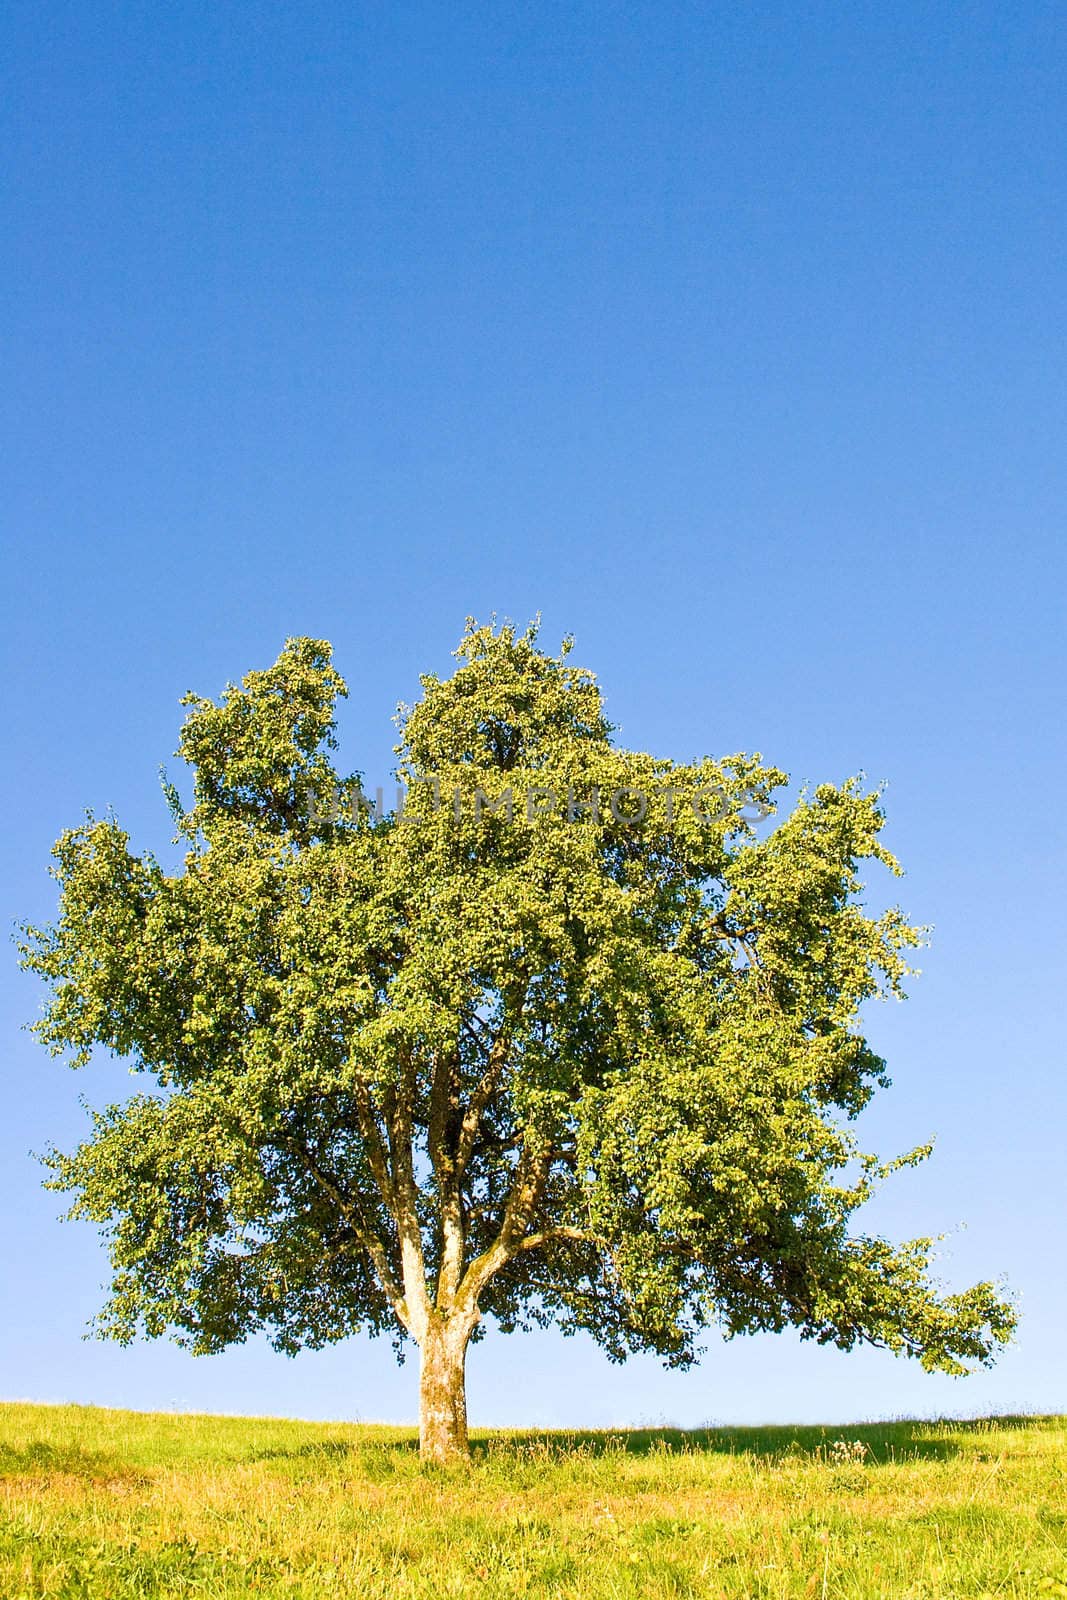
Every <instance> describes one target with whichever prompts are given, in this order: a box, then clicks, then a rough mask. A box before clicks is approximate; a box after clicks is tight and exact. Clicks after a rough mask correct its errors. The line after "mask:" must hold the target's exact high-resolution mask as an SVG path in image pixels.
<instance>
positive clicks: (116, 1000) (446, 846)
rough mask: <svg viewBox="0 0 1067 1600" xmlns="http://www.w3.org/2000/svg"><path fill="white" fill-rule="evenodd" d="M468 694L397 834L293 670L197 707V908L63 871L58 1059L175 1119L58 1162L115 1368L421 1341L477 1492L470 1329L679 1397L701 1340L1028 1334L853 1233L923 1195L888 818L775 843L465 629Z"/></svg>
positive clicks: (735, 763)
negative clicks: (711, 1334)
mask: <svg viewBox="0 0 1067 1600" xmlns="http://www.w3.org/2000/svg"><path fill="white" fill-rule="evenodd" d="M457 657H458V659H459V666H458V668H457V670H456V671H455V672H454V674H453V675H452V676H451V677H449V678H447V679H444V680H440V679H438V678H437V677H432V676H430V677H424V678H423V679H422V688H423V694H422V698H421V699H420V701H419V702H418V704H417V705H415V706H414V707H412V708H406V709H405V708H402V710H401V716H400V727H401V741H400V744H399V745H398V746H397V753H398V757H399V765H398V769H397V772H398V777H399V778H400V780H401V781H402V782H403V783H404V784H406V785H407V788H408V798H407V803H406V805H405V806H404V808H403V809H402V810H401V811H400V813H399V814H397V812H396V811H395V810H394V811H392V812H388V813H384V814H380V813H378V812H376V811H375V810H373V809H372V808H370V807H368V806H367V805H366V804H365V803H364V802H363V800H362V798H361V795H360V791H359V785H358V782H357V780H356V779H355V778H353V777H351V776H342V775H340V774H339V773H338V772H337V770H336V767H335V764H334V755H333V752H334V750H335V749H336V744H335V739H334V709H335V703H336V699H337V697H338V696H339V695H343V694H345V692H346V690H345V686H344V683H343V682H342V680H341V679H340V678H339V677H338V675H337V673H336V672H335V671H334V670H333V668H332V666H331V658H330V650H329V647H328V646H327V645H326V644H324V643H322V642H319V641H316V640H311V639H295V640H291V641H290V642H289V643H288V644H287V646H286V648H285V650H284V651H283V653H282V654H281V656H280V657H279V659H278V661H277V662H276V664H275V665H274V666H273V667H271V668H270V669H269V670H268V671H265V672H251V673H249V674H248V676H247V677H245V679H244V680H243V682H242V684H241V685H240V687H237V686H233V685H231V686H230V687H229V688H228V689H227V691H226V693H225V695H224V697H223V699H222V700H221V702H220V703H219V704H214V703H212V702H211V701H209V700H203V699H199V698H197V697H195V696H188V697H187V698H186V701H185V702H183V703H184V704H186V705H187V706H188V707H189V711H188V715H187V718H186V721H185V724H184V727H183V730H182V734H181V744H180V751H179V753H180V755H181V756H182V757H184V759H185V760H186V761H187V762H188V763H189V764H190V765H191V766H192V768H193V771H194V774H195V777H194V785H193V794H192V802H191V804H190V806H189V807H188V809H186V808H185V807H184V806H183V804H182V802H181V800H180V799H179V796H178V793H177V790H176V789H174V788H173V787H171V786H169V785H167V786H166V788H167V793H168V796H169V800H170V804H171V808H172V811H173V813H174V816H175V818H176V821H177V826H178V829H179V840H184V843H185V853H184V862H183V865H182V866H181V868H180V870H177V871H174V872H168V871H165V870H164V868H163V867H162V866H161V865H160V864H159V863H158V861H157V860H156V859H155V858H154V857H152V856H151V855H143V856H138V855H135V854H133V853H131V851H130V849H129V841H128V837H127V835H126V834H125V833H124V832H123V831H122V830H121V829H120V828H119V826H118V825H117V823H116V822H115V821H114V820H111V819H108V820H94V819H93V818H92V817H90V818H89V819H88V820H87V821H86V822H85V824H84V825H83V826H81V827H79V828H76V829H74V830H72V831H71V832H68V833H66V834H64V835H63V837H62V838H61V839H60V840H59V842H58V844H57V845H56V848H55V852H54V853H55V856H56V858H57V866H56V868H55V869H54V871H55V876H56V877H57V879H58V881H59V884H60V887H61V900H60V911H59V917H58V921H57V923H56V925H55V926H54V927H51V928H46V929H40V930H37V929H32V928H28V929H26V930H25V935H26V938H25V944H24V947H23V958H24V962H25V964H26V965H27V966H29V967H30V968H32V969H33V970H34V971H36V972H38V973H40V974H42V975H43V976H44V977H45V978H46V979H47V980H49V983H50V985H51V997H50V1001H49V1004H48V1006H47V1008H46V1010H45V1013H44V1016H43V1018H42V1020H41V1021H40V1022H39V1023H38V1024H37V1031H38V1032H39V1034H40V1036H41V1038H42V1039H43V1041H44V1042H45V1043H46V1045H48V1046H49V1048H50V1049H51V1050H52V1052H53V1053H55V1054H61V1053H70V1054H71V1055H72V1057H73V1061H74V1062H75V1064H82V1063H84V1062H86V1061H87V1060H88V1058H89V1056H90V1053H91V1051H92V1050H93V1048H94V1047H95V1046H98V1045H103V1046H106V1047H107V1048H108V1049H109V1050H110V1051H112V1052H114V1053H115V1054H116V1055H117V1056H119V1057H120V1058H124V1059H126V1060H128V1061H129V1062H130V1063H131V1064H132V1065H133V1067H134V1068H135V1069H136V1070H137V1071H140V1072H143V1073H144V1074H145V1075H146V1077H147V1078H149V1079H150V1080H152V1087H151V1092H148V1093H143V1094H137V1095H135V1096H134V1097H133V1098H132V1099H130V1100H128V1101H126V1102H125V1103H124V1104H121V1105H112V1106H109V1107H108V1108H107V1109H106V1110H103V1111H101V1112H99V1113H97V1114H95V1115H94V1117H93V1127H92V1132H91V1136H90V1137H89V1138H87V1139H86V1141H85V1142H84V1143H82V1144H81V1145H80V1146H79V1147H78V1148H77V1149H76V1150H75V1151H74V1152H73V1153H72V1154H69V1155H68V1154H61V1153H59V1152H56V1151H52V1152H51V1153H50V1154H49V1156H48V1157H47V1160H48V1162H49V1164H50V1167H51V1178H50V1180H49V1181H50V1184H51V1186H52V1187H54V1188H56V1189H60V1190H66V1191H72V1192H73V1194H74V1196H75V1198H74V1201H73V1205H72V1214H73V1215H76V1216H81V1217H87V1218H90V1219H92V1220H93V1221H94V1222H96V1223H98V1224H101V1225H103V1227H104V1228H105V1229H106V1231H107V1234H108V1238H109V1247H110V1253H111V1259H112V1263H113V1268H114V1280H113V1285H112V1292H111V1297H110V1300H109V1302H108V1304H107V1307H106V1309H105V1311H104V1312H103V1313H102V1315H101V1318H100V1321H99V1328H100V1331H102V1332H103V1333H105V1334H107V1335H111V1336H113V1337H116V1338H118V1339H120V1340H124V1341H128V1340H130V1339H132V1338H133V1337H135V1336H136V1334H137V1333H138V1332H144V1333H146V1334H147V1335H149V1336H153V1337H155V1336H159V1335H161V1334H163V1333H164V1332H165V1331H167V1330H172V1331H174V1333H175V1334H176V1336H177V1337H178V1338H179V1340H180V1341H181V1342H182V1343H184V1344H186V1345H187V1346H188V1347H190V1348H191V1349H193V1350H194V1351H198V1352H208V1351H217V1350H221V1349H222V1348H224V1347H225V1346H227V1345H229V1344H231V1343H233V1342H235V1341H238V1340H241V1339H243V1338H245V1337H246V1336H247V1335H248V1334H249V1333H251V1332H253V1331H254V1330H258V1329H263V1330H266V1331H267V1333H268V1335H269V1337H270V1338H271V1340H272V1342H273V1343H274V1344H275V1345H276V1346H277V1347H278V1348H280V1349H282V1350H285V1351H289V1352H293V1351H296V1350H297V1349H299V1348H301V1347H304V1346H319V1345H322V1344H324V1343H326V1342H328V1341H332V1340H338V1339H342V1338H344V1337H346V1336H347V1335H349V1334H351V1333H354V1332H356V1331H357V1330H359V1329H363V1330H367V1329H369V1330H370V1331H371V1332H372V1333H378V1332H389V1333H391V1334H392V1335H393V1336H394V1338H395V1340H396V1341H397V1344H398V1348H399V1347H400V1346H402V1344H403V1342H404V1341H406V1340H407V1339H411V1340H414V1341H415V1343H416V1344H417V1346H418V1349H419V1352H420V1356H421V1386H420V1431H421V1445H422V1451H423V1454H424V1456H425V1457H427V1458H428V1459H431V1460H435V1461H444V1460H448V1459H450V1458H452V1457H454V1456H457V1455H462V1454H464V1453H465V1451H466V1448H467V1425H466V1403H465V1389H464V1363H465V1356H466V1350H467V1346H468V1343H469V1341H470V1340H471V1338H472V1337H477V1336H478V1334H479V1333H480V1332H481V1326H480V1325H481V1324H482V1319H484V1318H486V1317H492V1318H494V1319H495V1320H496V1322H497V1323H498V1324H499V1325H500V1327H501V1328H502V1329H503V1330H504V1331H507V1332H510V1331H512V1330H514V1329H516V1328H525V1327H527V1326H529V1324H530V1323H531V1322H534V1323H548V1322H555V1323H557V1324H559V1325H561V1326H562V1328H563V1329H564V1330H565V1331H572V1330H575V1329H579V1328H581V1329H585V1330H587V1331H588V1332H590V1333H591V1334H593V1335H594V1337H595V1338H596V1339H598V1340H599V1341H600V1343H601V1345H602V1346H603V1347H604V1348H605V1349H606V1351H607V1352H608V1354H609V1355H610V1356H612V1357H613V1358H616V1359H621V1358H623V1357H624V1356H625V1355H626V1354H627V1353H629V1352H632V1351H636V1350H644V1351H654V1352H656V1353H658V1354H659V1355H661V1356H662V1357H664V1358H665V1359H666V1360H667V1361H668V1362H669V1363H671V1364H674V1365H685V1364H687V1363H689V1362H690V1361H692V1360H693V1359H694V1357H695V1355H696V1352H697V1349H698V1344H699V1340H700V1337H701V1334H702V1331H703V1330H704V1329H706V1328H708V1327H718V1328H719V1329H720V1330H724V1331H725V1332H726V1333H727V1334H737V1333H744V1332H750V1331H755V1330H764V1329H782V1328H785V1327H787V1326H792V1327H796V1328H799V1329H800V1331H801V1333H802V1335H803V1336H804V1337H807V1338H813V1339H817V1340H819V1341H820V1342H822V1343H833V1344H836V1345H838V1346H840V1347H842V1348H844V1349H849V1348H851V1347H852V1346H854V1345H855V1344H857V1343H859V1342H867V1343H870V1344H874V1345H879V1346H883V1347H887V1348H889V1349H891V1350H895V1351H902V1352H906V1353H907V1354H909V1355H912V1356H916V1357H917V1358H918V1359H919V1360H920V1361H921V1362H922V1363H923V1365H924V1366H925V1367H927V1368H929V1369H940V1370H942V1371H947V1372H953V1373H960V1372H964V1371H966V1370H968V1368H969V1367H970V1366H972V1365H974V1364H975V1363H985V1362H988V1361H989V1359H990V1358H991V1354H992V1352H993V1350H994V1349H995V1347H996V1345H997V1344H998V1343H1003V1342H1004V1341H1005V1340H1007V1339H1008V1338H1009V1336H1010V1334H1011V1331H1012V1327H1013V1320H1014V1319H1013V1315H1012V1312H1011V1309H1010V1307H1009V1306H1008V1305H1007V1304H1005V1303H1004V1302H1003V1301H1002V1300H1001V1299H1000V1298H999V1297H998V1296H997V1294H996V1293H995V1292H994V1289H993V1286H992V1285H991V1284H989V1283H981V1284H978V1285H977V1286H975V1287H974V1288H972V1289H968V1290H967V1291H966V1292H964V1293H962V1294H947V1295H946V1294H942V1293H940V1292H938V1290H937V1288H936V1287H935V1286H934V1285H933V1284H932V1282H931V1280H930V1276H929V1264H930V1254H931V1241H930V1240H927V1239H918V1240H913V1241H911V1242H910V1243H908V1244H905V1245H903V1246H896V1245H893V1244H891V1243H889V1242H887V1241H886V1240H885V1239H882V1238H879V1237H871V1236H867V1235H865V1234H862V1233H856V1232H854V1231H853V1230H852V1228H851V1226H850V1224H851V1222H852V1217H853V1213H854V1212H855V1211H856V1208H857V1207H858V1206H859V1205H860V1204H861V1203H862V1202H863V1201H864V1200H865V1199H866V1198H867V1197H868V1196H869V1195H870V1193H871V1191H872V1189H873V1187H874V1186H875V1185H876V1183H877V1182H878V1180H879V1179H880V1178H881V1177H883V1176H884V1175H885V1174H886V1173H888V1172H889V1171H891V1170H892V1169H893V1168H894V1167H899V1166H901V1165H906V1164H909V1163H913V1162H915V1161H917V1160H919V1159H921V1158H922V1156H923V1155H925V1154H926V1151H925V1150H917V1151H913V1152H912V1153H911V1154H909V1155H907V1156H905V1157H903V1158H901V1159H898V1160H897V1161H893V1162H889V1163H885V1164H883V1163H880V1162H879V1161H877V1160H876V1159H875V1158H874V1157H872V1156H869V1155H867V1154H864V1153H863V1152H862V1151H861V1150H860V1148H859V1147H858V1146H857V1144H856V1142H855V1139H854V1136H853V1134H852V1132H851V1130H850V1128H849V1123H850V1121H851V1119H853V1118H854V1117H855V1116H856V1114H857V1113H858V1112H859V1111H860V1110H861V1109H862V1108H863V1106H864V1105H865V1104H866V1103H867V1101H868V1100H869V1098H870V1096H871V1094H872V1092H873V1089H874V1087H875V1086H876V1085H879V1084H884V1083H885V1081H886V1079H885V1075H884V1064H883V1062H882V1061H881V1060H880V1059H879V1057H878V1056H877V1055H876V1054H875V1053H874V1052H873V1051H872V1050H871V1048H870V1047H869V1046H868V1044H867V1043H866V1041H865V1039H864V1037H863V1034H862V1033H861V1031H860V1029H859V1021H858V1013H859V1008H860V1006H861V1005H862V1003H863V1002H864V1001H866V1000H868V999H869V998H871V997H872V996H874V995H876V994H878V993H880V992H881V993H886V992H888V993H891V994H897V993H899V992H900V985H901V982H902V980H903V978H904V977H905V975H906V973H907V971H908V968H907V966H906V962H905V957H904V954H903V952H905V951H906V950H907V949H908V947H910V946H913V945H915V944H916V943H917V942H918V934H917V931H916V930H915V929H913V928H912V927H910V926H909V925H908V923H907V922H906V921H905V919H904V917H903V916H902V914H901V913H900V912H899V911H898V910H892V911H888V912H886V913H884V914H882V915H880V916H869V915H867V914H865V913H864V911H863V910H862V909H861V907H860V905H859V903H858V895H859V892H860V889H861V885H860V884H859V882H858V879H857V876H856V874H857V869H858V867H859V865H860V863H861V862H863V861H866V860H871V859H873V860H875V861H877V862H880V863H882V864H883V865H885V866H886V867H888V868H889V869H890V870H891V871H894V872H895V871H897V870H898V869H897V867H896V864H895V862H894V861H893V858H892V857H891V856H890V855H889V854H888V853H887V851H886V850H885V849H884V847H883V846H882V845H881V844H880V842H879V832H880V829H881V827H882V822H883V817H882V812H881V809H880V807H879V803H878V797H877V795H873V794H870V793H865V792H864V791H863V789H862V787H861V786H860V785H859V784H858V783H856V782H854V781H853V782H848V783H846V784H844V785H843V786H841V787H833V786H829V785H827V786H822V787H820V788H818V789H816V790H815V791H814V793H811V794H808V795H806V796H805V797H803V798H802V799H801V800H800V802H799V804H798V805H797V806H796V808H795V809H794V810H793V812H792V814H791V815H789V816H788V817H787V818H786V819H785V820H784V821H781V822H780V823H777V824H776V825H774V826H773V827H770V828H769V829H759V828H758V827H757V824H758V822H759V820H760V819H761V818H762V817H763V816H765V815H769V814H770V812H771V810H772V809H773V796H774V793H775V791H776V790H777V789H778V788H779V787H780V786H782V785H783V784H784V783H785V781H786V780H785V777H784V775H783V774H782V773H781V772H779V771H777V770H775V769H774V768H771V767H767V766H764V765H763V764H762V763H761V761H760V760H759V759H758V758H757V757H750V756H732V757H729V758H727V759H725V760H722V761H716V760H710V759H708V760H702V761H700V762H697V763H695V764H692V765H679V764H676V763H673V762H670V761H666V760H660V759H655V758H653V757H652V756H649V755H644V754H641V753H639V752H635V751H629V750H624V749H620V748H618V747H617V746H616V745H615V744H613V742H612V737H611V735H612V729H611V726H610V724H609V723H608V722H607V721H606V720H605V717H604V713H603V710H602V705H601V698H600V693H599V690H598V688H597V686H596V682H595V680H594V678H593V677H592V676H591V675H590V674H589V673H588V672H585V671H582V670H579V669H577V668H576V667H574V666H572V665H571V664H570V662H569V652H568V647H567V646H564V648H563V650H562V651H561V653H560V654H559V655H558V656H552V655H549V654H546V653H544V652H542V651H541V650H540V649H539V648H538V645H537V639H536V630H535V629H533V628H531V629H529V630H527V631H526V632H525V633H521V634H520V633H517V632H516V631H515V630H514V629H512V628H510V627H504V628H501V629H499V630H494V629H493V628H492V627H489V628H486V627H478V626H476V625H475V624H474V623H473V622H472V623H469V624H468V628H467V632H466V635H465V637H464V638H463V640H462V642H461V644H460V647H459V649H458V651H457ZM761 835H765V836H761Z"/></svg>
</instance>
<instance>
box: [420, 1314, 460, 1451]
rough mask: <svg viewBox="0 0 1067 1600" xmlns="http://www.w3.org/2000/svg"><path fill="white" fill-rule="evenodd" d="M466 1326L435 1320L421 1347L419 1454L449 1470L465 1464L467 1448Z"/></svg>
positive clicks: (427, 1331)
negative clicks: (448, 1466)
mask: <svg viewBox="0 0 1067 1600" xmlns="http://www.w3.org/2000/svg"><path fill="white" fill-rule="evenodd" d="M470 1335H471V1329H470V1328H469V1327H468V1326H466V1325H465V1324H464V1323H459V1324H456V1323H454V1324H452V1325H451V1326H450V1325H449V1324H448V1323H447V1322H441V1321H440V1320H438V1319H437V1318H435V1319H434V1321H433V1322H432V1324H431V1325H430V1327H428V1328H427V1329H426V1332H425V1335H424V1336H423V1340H422V1344H421V1357H422V1367H421V1371H420V1374H419V1454H420V1456H421V1457H422V1459H423V1461H432V1462H433V1463H435V1465H437V1466H447V1465H448V1463H449V1462H452V1461H465V1460H466V1459H467V1456H468V1454H469V1452H468V1448H467V1389H466V1360H467V1341H468V1339H469V1338H470Z"/></svg>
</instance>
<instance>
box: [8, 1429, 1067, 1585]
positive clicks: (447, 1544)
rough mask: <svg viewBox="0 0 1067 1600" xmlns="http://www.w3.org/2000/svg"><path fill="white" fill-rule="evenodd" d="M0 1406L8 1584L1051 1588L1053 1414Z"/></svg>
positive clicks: (1063, 1448) (1059, 1483) (1055, 1490)
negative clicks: (547, 1419) (745, 1421)
mask: <svg viewBox="0 0 1067 1600" xmlns="http://www.w3.org/2000/svg"><path fill="white" fill-rule="evenodd" d="M475 1452H476V1459H475V1461H474V1463H473V1464H472V1465H471V1466H470V1467H469V1468H468V1467H464V1468H457V1469H454V1470H449V1471H444V1472H443V1471H440V1470H432V1469H424V1468H422V1467H420V1465H419V1462H418V1458H417V1455H416V1453H415V1448H414V1436H413V1435H412V1433H410V1432H409V1431H405V1430H401V1429H389V1428H378V1427H362V1426H355V1425H341V1424H317V1423H298V1422H285V1421H271V1420H265V1419H238V1418H226V1417H207V1416H188V1417H186V1416H166V1415H164V1416H148V1415H142V1414H139V1413H135V1412H124V1411H102V1410H96V1409H92V1408H88V1407H80V1406H29V1405H6V1406H0V1485H2V1509H0V1519H2V1520H0V1595H2V1596H3V1600H21V1597H24V1596H38V1595H56V1596H64V1597H68V1596H69V1597H79V1600H80V1597H82V1596H86V1597H92V1600H127V1597H130V1600H132V1597H135V1596H136V1597H138V1600H141V1597H145V1596H154V1595H167V1596H171V1595H175V1596H177V1595H181V1596H197V1597H200V1596H205V1597H206V1596H212V1597H219V1600H222V1597H225V1600H230V1597H237V1596H245V1595H253V1596H259V1597H263V1600H269V1597H274V1596H283V1595H284V1596H287V1597H290V1600H293V1597H308V1596H316V1597H318V1596H336V1597H340V1596H347V1595H353V1596H359V1597H360V1600H378V1597H386V1596H388V1597H389V1600H407V1597H415V1596H425V1597H429V1596H434V1597H446V1596H452V1595H478V1596H482V1597H486V1600H487V1597H491V1596H505V1595H507V1596H511V1595H531V1596H536V1595H545V1596H560V1597H563V1596H567V1597H572V1596H573V1597H575V1600H579V1597H580V1600H601V1597H607V1596H611V1597H613V1600H614V1597H633V1600H637V1597H642V1600H644V1597H659V1596H701V1597H703V1596H709V1597H710V1596H731V1597H733V1596H746V1597H748V1596H752V1597H756V1596H759V1597H768V1600H770V1597H778V1596H804V1597H812V1596H814V1597H816V1600H824V1597H829V1596H834V1597H846V1596H847V1597H849V1600H852V1597H857V1600H858V1597H860V1596H863V1597H875V1596H878V1597H881V1596H893V1597H903V1596H914V1597H919V1596H923V1597H926V1596H930V1597H933V1596H937V1597H945V1600H948V1597H953V1600H955V1597H957V1596H982V1595H996V1596H998V1597H1001V1596H1003V1597H1009V1596H1022V1595H1034V1596H1048V1597H1053V1600H1055V1597H1060V1596H1067V1418H1063V1417H1059V1418H1056V1417H1040V1418H1038V1417H1004V1418H997V1419H990V1420H985V1421H979V1422H965V1423H961V1422H943V1423H916V1422H899V1423H886V1424H876V1425H871V1426H865V1427H848V1428H831V1429H821V1428H782V1429H774V1428H751V1429H715V1430H714V1431H711V1432H699V1433H676V1432H672V1431H669V1430H655V1431H650V1432H629V1433H622V1434H589V1433H575V1434H540V1433H539V1434H523V1433H509V1434H499V1433H497V1434H491V1435H490V1434H486V1435H481V1436H478V1437H477V1439H476V1444H475Z"/></svg>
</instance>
